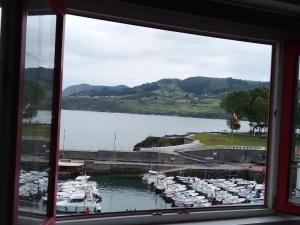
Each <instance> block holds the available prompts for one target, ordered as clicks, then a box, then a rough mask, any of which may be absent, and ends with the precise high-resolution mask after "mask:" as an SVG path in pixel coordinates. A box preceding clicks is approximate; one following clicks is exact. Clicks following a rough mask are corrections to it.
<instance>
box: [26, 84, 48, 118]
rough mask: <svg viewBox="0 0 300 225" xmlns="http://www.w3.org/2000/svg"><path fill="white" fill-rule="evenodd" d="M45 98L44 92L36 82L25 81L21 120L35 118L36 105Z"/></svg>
mask: <svg viewBox="0 0 300 225" xmlns="http://www.w3.org/2000/svg"><path fill="white" fill-rule="evenodd" d="M45 98H46V91H45V90H44V88H43V87H42V85H41V84H39V83H38V82H36V81H32V80H25V82H24V102H23V118H25V119H29V122H31V119H32V118H33V117H34V116H36V114H37V109H38V104H39V103H41V101H42V100H44V99H45Z"/></svg>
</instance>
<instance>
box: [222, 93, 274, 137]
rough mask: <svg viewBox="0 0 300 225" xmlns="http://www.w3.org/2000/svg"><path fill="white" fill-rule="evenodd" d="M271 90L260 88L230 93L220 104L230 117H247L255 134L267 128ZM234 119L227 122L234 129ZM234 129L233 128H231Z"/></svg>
mask: <svg viewBox="0 0 300 225" xmlns="http://www.w3.org/2000/svg"><path fill="white" fill-rule="evenodd" d="M268 99H269V89H268V88H266V87H258V88H254V89H251V90H242V91H233V92H230V93H228V94H227V95H226V96H225V97H224V98H223V100H222V101H221V103H220V106H221V107H222V108H223V109H224V110H225V111H226V112H227V113H228V114H230V115H236V116H237V117H238V118H242V117H246V118H247V119H248V121H249V125H250V127H251V128H252V129H251V131H252V132H253V133H254V132H255V130H256V129H259V131H262V129H263V128H265V127H267V124H268V123H267V122H268V108H269V107H268V106H269V104H268V103H269V101H268ZM231 119H232V118H230V119H229V123H228V121H227V124H228V126H229V127H230V128H231V127H232V124H233V123H232V122H230V120H231ZM231 129H232V128H231Z"/></svg>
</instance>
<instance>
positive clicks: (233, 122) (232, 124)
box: [226, 116, 241, 133]
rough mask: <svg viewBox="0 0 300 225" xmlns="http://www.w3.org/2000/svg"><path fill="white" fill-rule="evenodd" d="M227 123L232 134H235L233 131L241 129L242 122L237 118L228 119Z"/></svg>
mask: <svg viewBox="0 0 300 225" xmlns="http://www.w3.org/2000/svg"><path fill="white" fill-rule="evenodd" d="M226 123H227V126H228V127H229V128H230V129H231V133H233V130H236V131H237V130H239V129H240V128H241V124H240V121H239V120H238V119H237V118H236V117H235V116H232V117H231V118H229V119H227V121H226Z"/></svg>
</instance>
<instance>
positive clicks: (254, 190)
mask: <svg viewBox="0 0 300 225" xmlns="http://www.w3.org/2000/svg"><path fill="white" fill-rule="evenodd" d="M270 62H271V46H270V45H263V44H255V43H246V42H239V41H232V40H225V39H218V38H211V37H204V36H198V35H192V34H186V33H178V32H172V31H165V30H159V29H152V28H146V27H139V26H133V25H126V24H121V23H114V22H108V21H101V20H94V19H88V18H82V17H76V16H70V15H68V16H67V18H66V40H65V60H64V81H63V96H62V111H61V137H60V157H61V158H60V162H59V184H58V196H57V200H58V201H57V215H58V216H63V215H69V214H81V213H86V212H87V211H89V213H91V214H95V213H107V212H120V211H122V212H124V211H127V212H130V211H136V210H152V209H170V208H174V209H176V208H182V207H183V208H204V207H211V206H224V207H226V206H232V205H262V204H264V196H265V181H266V180H265V179H266V177H265V172H266V161H267V138H268V109H269V89H270ZM73 192H76V193H79V194H81V195H84V196H85V202H86V204H85V207H83V208H82V207H81V206H80V205H78V207H77V208H74V206H70V205H69V204H68V201H67V199H69V198H70V196H71V195H72V193H73ZM87 208H88V209H87ZM91 209H93V210H91Z"/></svg>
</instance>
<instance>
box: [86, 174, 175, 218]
mask: <svg viewBox="0 0 300 225" xmlns="http://www.w3.org/2000/svg"><path fill="white" fill-rule="evenodd" d="M92 179H93V180H95V181H97V182H98V185H99V189H100V194H101V196H102V202H101V207H102V212H116V211H126V210H135V209H136V210H146V209H165V208H170V207H171V206H170V204H166V203H165V201H164V200H163V199H162V198H161V197H160V196H159V195H157V194H155V192H153V190H152V191H151V189H150V186H149V185H148V184H147V183H143V182H142V179H141V177H136V176H118V175H106V176H99V175H93V176H92Z"/></svg>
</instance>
